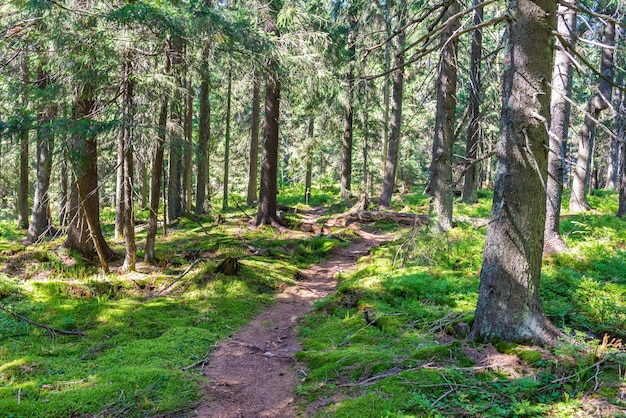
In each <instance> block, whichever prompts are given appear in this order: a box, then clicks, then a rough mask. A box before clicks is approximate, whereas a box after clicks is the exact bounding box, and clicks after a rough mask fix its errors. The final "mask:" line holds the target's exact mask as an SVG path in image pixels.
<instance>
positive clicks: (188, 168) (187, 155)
mask: <svg viewBox="0 0 626 418" xmlns="http://www.w3.org/2000/svg"><path fill="white" fill-rule="evenodd" d="M185 84H186V85H187V92H186V94H185V98H186V100H185V147H184V150H185V152H184V164H183V166H184V167H183V168H184V171H183V192H184V196H185V200H184V202H185V203H184V207H185V211H187V212H191V208H192V206H193V205H192V200H191V198H192V195H191V177H192V173H193V167H192V163H191V161H192V151H193V86H192V84H191V79H188V80H187V82H186V83H185Z"/></svg>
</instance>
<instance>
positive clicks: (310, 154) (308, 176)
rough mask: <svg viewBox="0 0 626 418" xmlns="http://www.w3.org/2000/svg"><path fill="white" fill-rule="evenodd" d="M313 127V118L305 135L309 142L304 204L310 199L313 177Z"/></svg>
mask: <svg viewBox="0 0 626 418" xmlns="http://www.w3.org/2000/svg"><path fill="white" fill-rule="evenodd" d="M314 128H315V118H314V117H311V118H310V119H309V127H308V129H307V137H308V139H309V143H308V145H307V148H306V174H305V175H304V204H305V205H308V204H309V201H310V200H311V187H312V184H311V183H312V179H313V135H314Z"/></svg>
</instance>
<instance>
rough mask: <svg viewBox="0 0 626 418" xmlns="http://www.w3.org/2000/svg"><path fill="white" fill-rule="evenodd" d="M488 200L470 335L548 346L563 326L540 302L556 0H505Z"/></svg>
mask: <svg viewBox="0 0 626 418" xmlns="http://www.w3.org/2000/svg"><path fill="white" fill-rule="evenodd" d="M507 3H508V5H507V7H508V14H509V15H510V16H515V19H512V20H510V21H509V23H508V25H507V39H508V43H509V45H508V47H507V49H506V55H505V68H506V70H505V73H504V79H503V105H502V113H501V119H500V138H499V141H498V146H497V160H498V165H497V169H496V180H495V185H494V196H493V206H492V209H491V217H490V219H489V225H488V227H487V236H486V239H485V249H484V253H483V263H482V269H481V273H480V286H479V295H478V303H477V306H476V312H475V317H474V324H473V328H472V332H471V336H472V337H473V338H475V339H480V340H489V339H494V338H498V339H502V340H505V341H513V342H523V343H534V344H539V345H549V344H554V343H555V342H556V338H557V336H559V335H560V332H559V331H558V330H557V329H556V328H555V327H554V326H553V325H552V324H551V323H550V321H549V320H548V319H547V318H546V317H545V314H544V312H543V309H542V307H541V303H540V301H539V282H540V279H541V255H542V247H543V232H544V226H545V213H546V199H545V193H544V185H545V179H546V177H547V157H548V156H547V154H548V152H547V146H548V135H547V132H546V127H545V123H546V121H549V119H550V115H549V108H550V107H549V106H550V88H549V86H548V85H547V81H548V80H550V76H551V74H552V69H553V51H552V47H551V43H550V39H551V38H552V31H553V30H554V28H555V23H556V20H555V16H556V0H510V1H509V2H507Z"/></svg>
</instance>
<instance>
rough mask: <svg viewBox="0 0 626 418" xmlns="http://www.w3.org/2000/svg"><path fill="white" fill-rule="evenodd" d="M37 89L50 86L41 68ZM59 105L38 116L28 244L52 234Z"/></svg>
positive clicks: (51, 105)
mask: <svg viewBox="0 0 626 418" xmlns="http://www.w3.org/2000/svg"><path fill="white" fill-rule="evenodd" d="M37 78H38V82H37V87H38V88H39V89H40V90H41V91H44V90H45V89H46V88H47V87H48V84H49V81H50V78H49V76H48V74H47V73H46V72H45V71H44V70H43V69H42V68H40V70H39V75H38V77H37ZM56 114H57V105H56V104H46V105H45V106H44V109H43V111H42V112H41V113H40V115H39V116H38V119H39V120H38V123H37V180H36V183H35V198H34V200H33V210H32V213H31V217H30V225H29V226H28V234H27V236H26V242H27V243H34V242H37V241H39V240H40V239H41V237H42V236H44V235H46V234H47V233H49V232H50V230H51V228H52V220H51V219H50V174H51V173H52V157H53V150H54V133H53V132H52V129H51V127H50V123H51V122H52V121H53V120H54V119H55V118H56Z"/></svg>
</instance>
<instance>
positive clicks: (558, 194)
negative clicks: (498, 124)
mask: <svg viewBox="0 0 626 418" xmlns="http://www.w3.org/2000/svg"><path fill="white" fill-rule="evenodd" d="M568 1H570V2H573V0H568ZM557 31H558V33H559V35H560V36H561V37H562V38H563V39H564V40H565V41H566V43H568V44H569V45H571V46H573V45H574V42H576V11H575V10H573V9H571V8H569V7H568V6H567V5H566V4H563V3H561V4H559V6H558V15H557ZM566 48H567V46H566V45H563V43H562V42H561V40H560V39H557V41H556V51H555V54H554V70H553V72H552V98H551V102H550V115H551V118H552V123H551V124H550V137H549V144H550V152H549V153H548V178H547V180H546V197H547V199H546V226H545V232H544V239H545V244H544V248H543V251H544V254H556V253H560V252H563V251H567V245H565V242H564V241H563V238H562V237H561V232H560V225H561V203H562V201H563V181H564V178H563V164H564V159H565V149H566V144H567V138H568V135H569V134H568V131H569V120H570V102H569V98H570V97H571V95H572V70H573V65H572V64H573V63H572V61H571V59H570V57H569V54H570V53H569V52H568V51H567V50H566Z"/></svg>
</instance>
